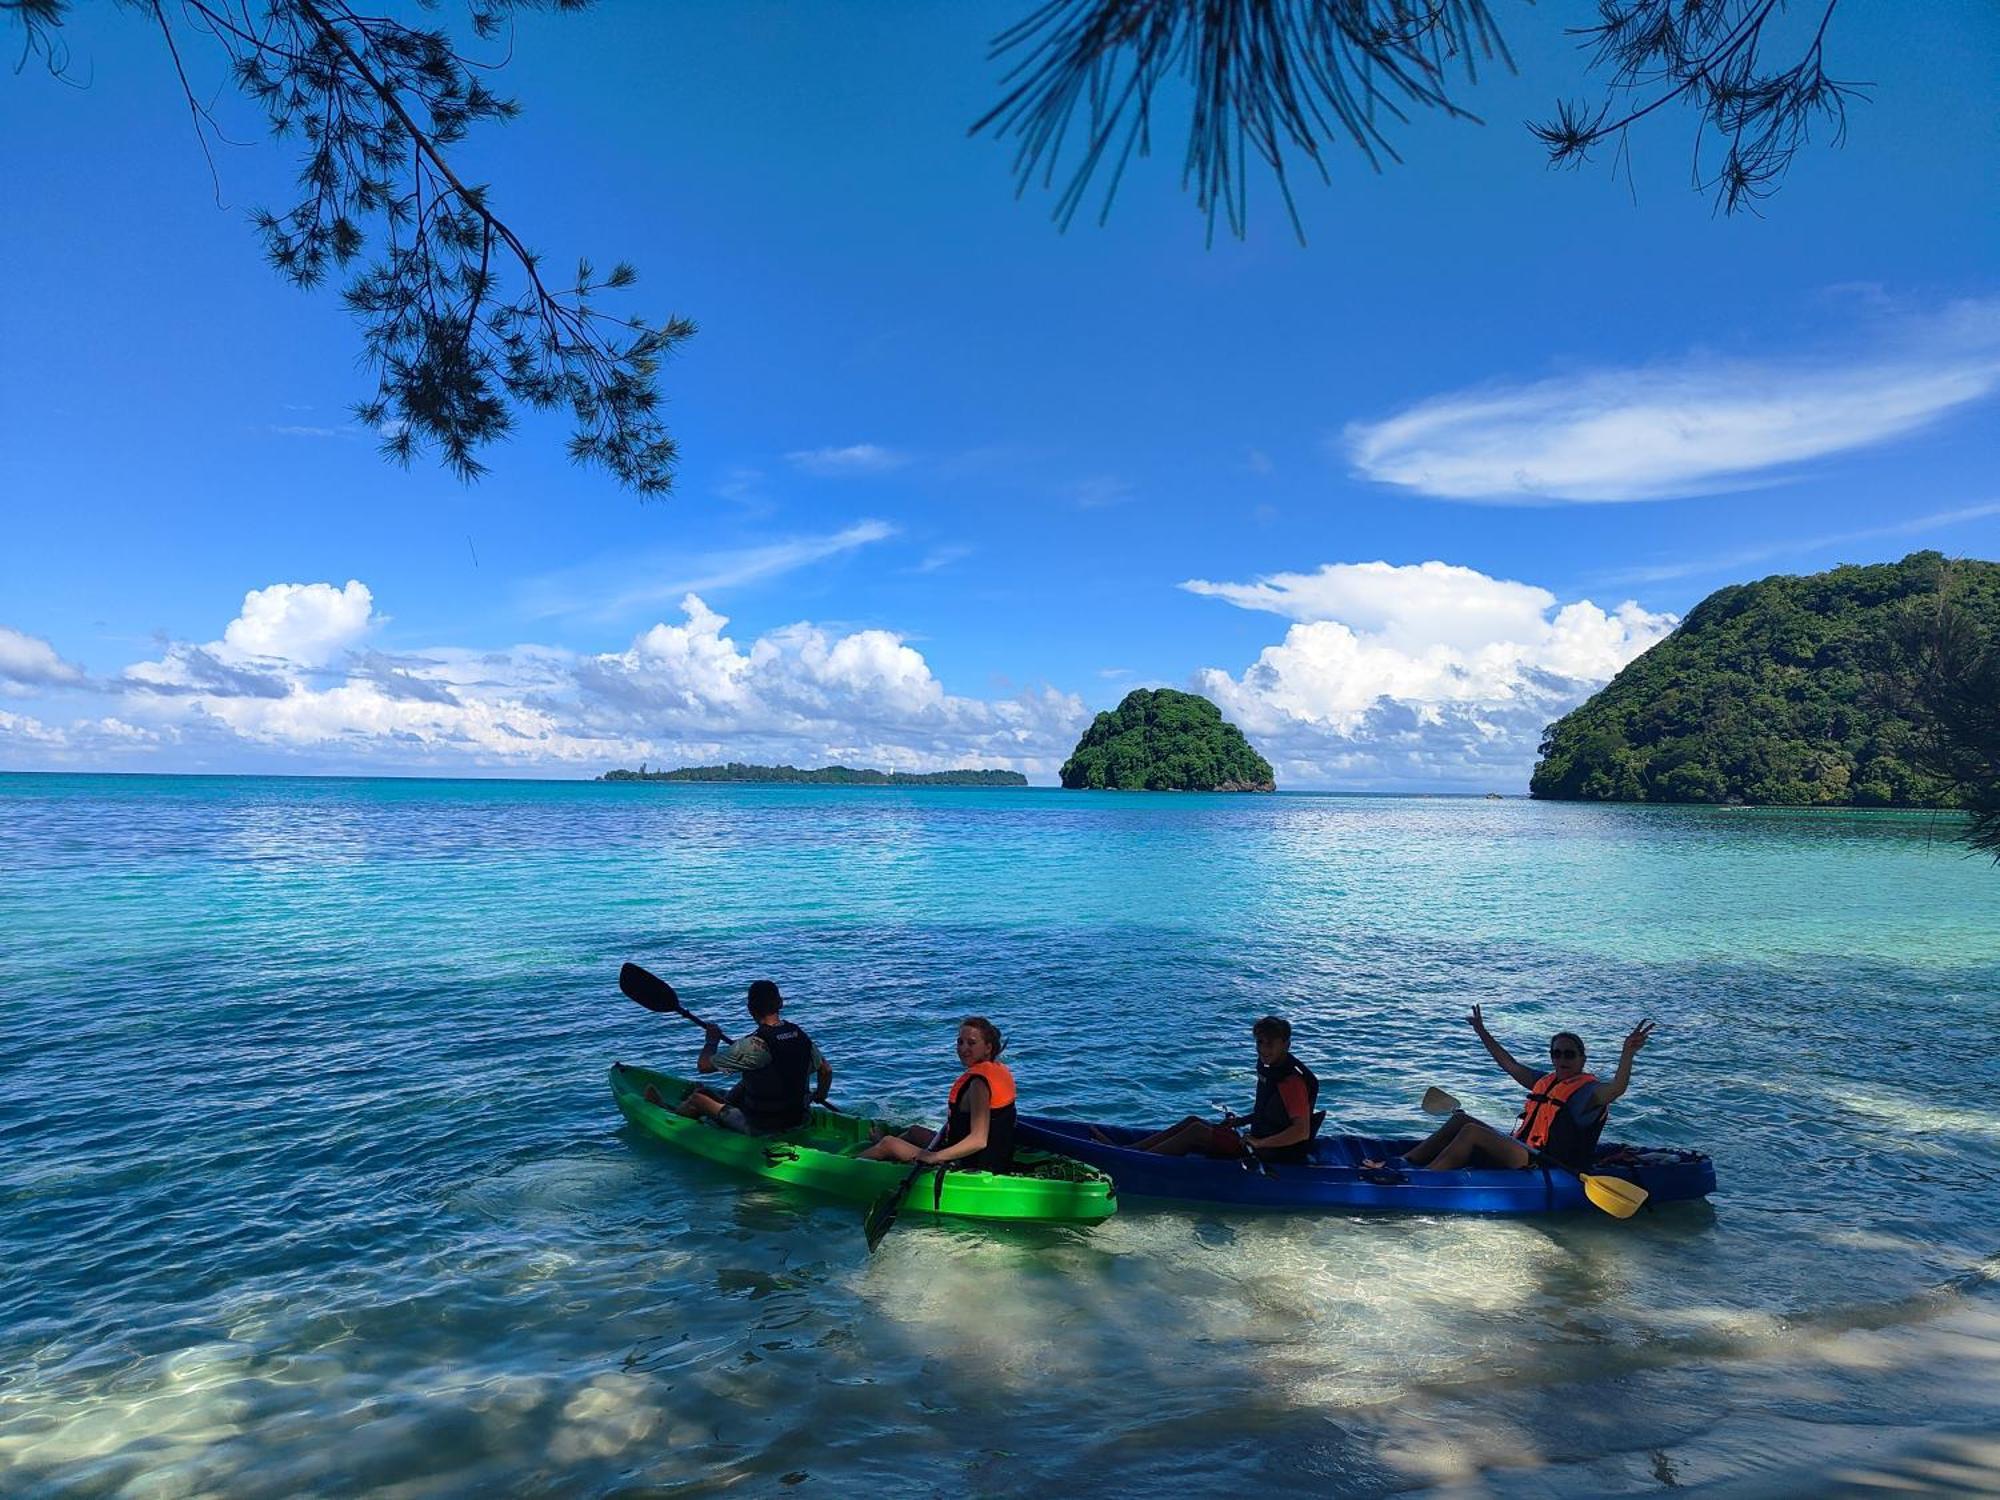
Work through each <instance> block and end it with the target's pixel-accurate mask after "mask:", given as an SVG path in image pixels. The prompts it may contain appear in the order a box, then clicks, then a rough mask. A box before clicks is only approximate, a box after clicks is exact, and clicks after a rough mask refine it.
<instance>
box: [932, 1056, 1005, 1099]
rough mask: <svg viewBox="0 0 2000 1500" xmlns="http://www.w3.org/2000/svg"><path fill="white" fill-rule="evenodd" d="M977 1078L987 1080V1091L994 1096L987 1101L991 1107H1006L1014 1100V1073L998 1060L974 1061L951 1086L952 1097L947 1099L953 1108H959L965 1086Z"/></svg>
mask: <svg viewBox="0 0 2000 1500" xmlns="http://www.w3.org/2000/svg"><path fill="white" fill-rule="evenodd" d="M975 1078H984V1079H985V1080H986V1089H987V1092H988V1093H989V1094H990V1095H991V1096H992V1097H991V1098H989V1099H988V1100H987V1101H986V1102H987V1107H988V1108H990V1109H1005V1108H1007V1106H1008V1105H1010V1104H1012V1103H1013V1102H1014V1075H1013V1074H1012V1073H1011V1072H1009V1071H1008V1070H1007V1068H1006V1067H1004V1066H1003V1065H1001V1064H1000V1063H997V1062H980V1063H974V1064H973V1065H972V1066H971V1067H969V1068H967V1069H966V1070H965V1071H964V1072H963V1073H961V1074H959V1075H958V1082H956V1083H954V1084H953V1085H952V1086H951V1098H950V1100H949V1101H947V1102H948V1103H949V1104H950V1106H951V1108H953V1109H957V1108H958V1096H959V1095H960V1094H962V1093H964V1092H965V1086H966V1085H967V1084H969V1083H971V1082H972V1080H973V1079H975Z"/></svg>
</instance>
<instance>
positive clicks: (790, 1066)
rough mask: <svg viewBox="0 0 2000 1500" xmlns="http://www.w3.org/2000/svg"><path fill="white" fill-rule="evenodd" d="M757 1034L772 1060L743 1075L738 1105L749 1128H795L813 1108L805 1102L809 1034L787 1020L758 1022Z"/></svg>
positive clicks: (808, 1081)
mask: <svg viewBox="0 0 2000 1500" xmlns="http://www.w3.org/2000/svg"><path fill="white" fill-rule="evenodd" d="M757 1036H758V1038H759V1039H760V1040H762V1042H763V1043H764V1050H765V1051H766V1052H768V1053H769V1054H770V1058H771V1060H770V1061H769V1062H767V1063H765V1064H764V1066H763V1067H761V1068H752V1069H751V1070H750V1071H749V1072H747V1073H745V1074H744V1075H743V1081H742V1082H741V1083H740V1084H738V1085H737V1091H736V1094H735V1099H736V1104H737V1107H738V1108H739V1109H741V1110H742V1111H743V1115H744V1118H745V1119H747V1120H748V1121H749V1122H750V1128H751V1129H752V1130H764V1131H771V1130H795V1129H797V1128H798V1127H799V1126H801V1125H803V1124H805V1122H806V1117H807V1116H808V1115H809V1114H811V1112H812V1106H811V1105H810V1104H808V1103H807V1102H806V1096H807V1094H808V1093H810V1092H811V1089H812V1072H813V1043H812V1038H811V1037H809V1036H807V1035H806V1034H805V1032H804V1030H803V1029H801V1028H800V1027H797V1026H794V1025H793V1024H792V1023H791V1022H790V1021H780V1022H778V1024H777V1025H775V1026H759V1027H758V1028H757Z"/></svg>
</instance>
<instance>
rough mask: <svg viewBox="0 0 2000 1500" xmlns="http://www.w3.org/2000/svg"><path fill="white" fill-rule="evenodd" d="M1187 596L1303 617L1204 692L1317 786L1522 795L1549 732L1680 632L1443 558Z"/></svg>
mask: <svg viewBox="0 0 2000 1500" xmlns="http://www.w3.org/2000/svg"><path fill="white" fill-rule="evenodd" d="M1182 587H1183V588H1186V589H1187V590H1189V591H1190V592H1191V593H1196V594H1202V595H1205V596H1208V597H1211V598H1218V599H1224V600H1227V601H1228V602H1230V603H1232V604H1235V605H1237V606H1238V607H1240V608H1244V609H1253V610H1260V611H1264V612H1267V613H1271V614H1275V615H1278V616H1280V617H1281V618H1284V619H1288V620H1290V621H1292V622H1293V623H1292V624H1291V626H1290V627H1289V628H1288V629H1287V630H1286V632H1285V637H1284V639H1283V640H1282V641H1280V642H1279V643H1277V644H1276V645H1273V646H1267V647H1266V648H1265V649H1264V650H1263V651H1262V652H1261V653H1259V655H1258V657H1257V659H1256V660H1255V661H1254V662H1252V663H1251V664H1250V665H1249V666H1248V667H1246V668H1245V669H1244V670H1243V671H1242V673H1241V674H1240V675H1236V676H1232V675H1231V674H1230V673H1229V672H1227V671H1225V670H1223V669H1221V668H1216V667H1208V668H1204V669H1203V670H1201V671H1200V672H1198V673H1196V674H1195V687H1196V689H1197V691H1199V692H1202V693H1205V694H1206V695H1208V696H1209V697H1211V698H1213V699H1215V700H1216V702H1217V703H1219V704H1220V705H1221V706H1222V709H1223V712H1224V713H1225V715H1227V716H1229V717H1231V718H1233V719H1234V720H1235V721H1236V722H1237V723H1238V724H1239V725H1240V726H1241V727H1242V728H1243V729H1244V731H1245V732H1246V733H1247V734H1249V735H1250V737H1251V738H1252V740H1253V741H1255V742H1256V743H1257V744H1258V746H1259V748H1260V749H1262V750H1263V751H1264V753H1265V754H1266V755H1267V756H1269V757H1270V758H1271V759H1272V760H1273V761H1274V763H1276V764H1277V765H1278V767H1279V769H1280V772H1281V773H1285V772H1289V773H1290V775H1291V776H1292V777H1293V778H1294V779H1297V780H1304V781H1307V782H1309V783H1317V784H1329V783H1333V784H1346V785H1357V786H1367V785H1405V786H1407V785H1437V784H1440V783H1465V782H1472V783H1476V784H1480V785H1487V784H1490V783H1491V782H1492V781H1493V780H1495V779H1502V780H1505V781H1506V782H1508V783H1509V784H1514V785H1518V784H1519V783H1521V782H1524V781H1525V780H1526V778H1527V773H1528V770H1529V768H1530V767H1531V766H1532V763H1533V760H1534V755H1535V750H1536V747H1537V745H1538V743H1539V740H1540V736H1541V731H1542V729H1543V727H1544V726H1545V725H1546V724H1547V723H1548V722H1549V721H1550V720H1552V719H1554V718H1556V717H1559V716H1560V715H1561V714H1563V713H1565V712H1567V711H1568V710H1569V709H1570V708H1572V707H1574V706H1575V705H1576V704H1577V703H1579V702H1581V701H1582V700H1583V699H1584V698H1585V697H1586V696H1588V695H1589V693H1590V692H1591V691H1593V690H1594V689H1595V688H1596V687H1597V686H1598V685H1600V684H1602V683H1603V682H1605V681H1607V680H1608V679H1609V678H1611V677H1612V676H1613V675H1615V674H1616V673H1617V671H1618V670H1619V668H1621V667H1623V666H1624V665H1625V663H1627V662H1629V661H1630V660H1632V659H1633V658H1634V657H1636V656H1638V655H1639V654H1640V653H1641V652H1643V651H1645V650H1646V649H1647V648H1648V647H1650V646H1652V645H1653V644H1655V643H1656V642H1657V641H1659V640H1661V639H1662V638H1664V637H1665V636H1666V634H1667V633H1668V632H1669V631H1670V630H1672V629H1673V627H1674V625H1675V624H1676V623H1677V622H1676V620H1675V618H1674V617H1673V616H1672V615H1667V614H1655V613H1652V612H1650V611H1647V610H1644V609H1641V608H1640V607H1639V605H1638V604H1637V603H1635V602H1633V601H1630V600H1627V601H1626V602H1624V603H1622V604H1619V605H1617V606H1616V607H1614V608H1612V609H1609V610H1607V609H1604V608H1602V607H1600V606H1599V605H1597V604H1595V603H1593V602H1591V601H1590V600H1588V599H1584V600H1577V601H1573V602H1571V603H1568V604H1564V603H1562V602H1561V601H1560V600H1559V599H1558V598H1557V597H1556V595H1554V594H1553V593H1551V592H1550V591H1549V590H1547V589H1544V588H1539V587H1536V586H1535V585H1532V584H1526V583H1519V582H1514V581H1512V580H1508V579H1500V578H1493V577H1490V576H1488V575H1487V574H1484V573H1481V572H1478V571H1477V570H1475V569H1472V568H1465V567H1457V566H1454V565H1452V564H1448V563H1443V562H1426V563H1420V564H1415V565H1410V566H1395V565H1391V564H1389V563H1386V562H1373V563H1329V564H1326V565H1325V566H1323V567H1321V568H1319V569H1318V570H1317V571H1316V572H1312V573H1278V574H1273V575H1271V576H1268V577H1265V578H1260V579H1257V580H1256V581H1254V582H1252V583H1212V582H1209V581H1207V580H1203V579H1190V580H1189V581H1188V582H1187V583H1185V584H1183V585H1182Z"/></svg>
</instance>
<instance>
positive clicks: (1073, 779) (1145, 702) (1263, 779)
mask: <svg viewBox="0 0 2000 1500" xmlns="http://www.w3.org/2000/svg"><path fill="white" fill-rule="evenodd" d="M1062 784H1063V785H1064V786H1065V787H1068V788H1070V789H1072V790H1095V791H1134V792H1137V791H1145V792H1273V791H1276V790H1277V788H1278V783H1277V780H1276V778H1275V777H1274V776H1273V775H1272V774H1271V763H1270V762H1269V761H1267V760H1265V759H1264V757H1263V756H1261V755H1259V754H1258V753H1257V752H1256V751H1255V750H1253V749H1251V748H1250V742H1249V741H1248V740H1246V739H1245V738H1244V737H1243V731H1242V730H1240V729H1238V728H1237V727H1236V726H1235V725H1234V724H1231V723H1229V722H1228V721H1227V720H1225V719H1224V718H1223V717H1222V710H1221V709H1219V708H1217V707H1216V706H1215V705H1214V704H1213V703H1211V702H1209V701H1208V699H1206V698H1204V697H1202V696H1201V695H1200V694H1198V693H1180V692H1176V691H1174V689H1172V688H1139V689H1137V690H1136V691H1133V692H1130V693H1127V694H1126V695H1125V700H1124V701H1123V702H1122V703H1120V704H1119V705H1118V707H1117V708H1116V709H1114V710H1112V711H1110V712H1108V713H1101V714H1099V715H1098V716H1097V718H1096V720H1095V721H1094V722H1093V723H1092V724H1091V726H1090V728H1088V729H1086V730H1085V731H1084V733H1083V738H1082V739H1080V740H1078V741H1077V742H1076V748H1075V749H1074V750H1072V751H1071V752H1070V757H1069V759H1068V760H1066V761H1064V762H1063V768H1062Z"/></svg>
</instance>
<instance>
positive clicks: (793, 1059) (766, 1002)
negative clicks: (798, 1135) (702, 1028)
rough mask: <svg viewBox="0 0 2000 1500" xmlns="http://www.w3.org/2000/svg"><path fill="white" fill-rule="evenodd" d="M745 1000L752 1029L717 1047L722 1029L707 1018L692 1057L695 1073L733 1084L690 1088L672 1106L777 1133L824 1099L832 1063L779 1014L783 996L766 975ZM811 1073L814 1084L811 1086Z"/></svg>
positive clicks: (740, 1127)
mask: <svg viewBox="0 0 2000 1500" xmlns="http://www.w3.org/2000/svg"><path fill="white" fill-rule="evenodd" d="M746 1003H747V1005H748V1008H749V1011H750V1018H751V1019H752V1020H753V1021H755V1022H756V1023H757V1029H756V1030H755V1031H753V1032H751V1033H750V1034H749V1035H748V1036H745V1037H741V1038H739V1039H738V1040H736V1041H734V1042H732V1043H730V1045H729V1050H728V1051H726V1052H718V1051H717V1048H719V1047H720V1046H721V1045H722V1041H723V1035H722V1028H721V1027H720V1026H717V1025H715V1024H714V1023H713V1022H711V1023H710V1024H709V1026H708V1040H707V1041H706V1042H704V1043H703V1044H702V1048H701V1056H700V1057H698V1058H696V1059H695V1068H696V1069H697V1070H698V1071H700V1072H703V1073H735V1074H737V1075H738V1077H737V1083H736V1086H735V1087H734V1088H733V1089H731V1090H730V1091H729V1094H728V1096H727V1097H726V1098H725V1097H723V1096H721V1095H719V1094H717V1093H716V1092H715V1091H714V1090H713V1089H709V1088H698V1089H691V1090H689V1091H688V1096H687V1097H686V1098H685V1099H683V1100H682V1101H681V1103H680V1105H679V1106H678V1109H679V1112H680V1113H681V1114H684V1115H688V1116H691V1117H694V1118H696V1119H702V1118H706V1119H710V1120H713V1121H715V1123H716V1124H718V1125H720V1126H722V1127H723V1128H724V1129H725V1130H735V1131H739V1132H741V1133H742V1134H744V1135H782V1134H783V1133H784V1132H785V1131H787V1130H796V1129H798V1128H799V1126H801V1125H803V1124H805V1122H806V1120H807V1119H808V1118H809V1117H810V1115H811V1113H812V1106H813V1105H815V1104H824V1103H826V1091H827V1090H828V1089H830V1088H832V1087H833V1068H832V1067H831V1066H830V1065H829V1064H828V1062H827V1060H826V1058H825V1057H824V1056H823V1055H821V1053H820V1050H819V1048H818V1047H817V1046H816V1045H815V1044H814V1042H813V1039H812V1038H811V1037H810V1036H808V1035H806V1033H805V1030H804V1028H802V1027H800V1026H797V1025H794V1024H793V1023H792V1022H790V1021H787V1020H785V1019H784V1017H783V1015H782V1011H783V1009H784V1005H785V997H784V996H783V995H782V994H780V993H779V992H778V986H777V985H776V984H775V983H773V982H772V981H771V980H769V979H759V980H757V981H756V982H755V983H754V984H752V985H751V986H750V994H749V997H748V999H747V1002H746ZM815 1074H817V1075H818V1079H817V1082H818V1086H817V1087H812V1083H813V1079H814V1075H815ZM808 1088H811V1095H810V1097H808V1094H807V1090H808Z"/></svg>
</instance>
